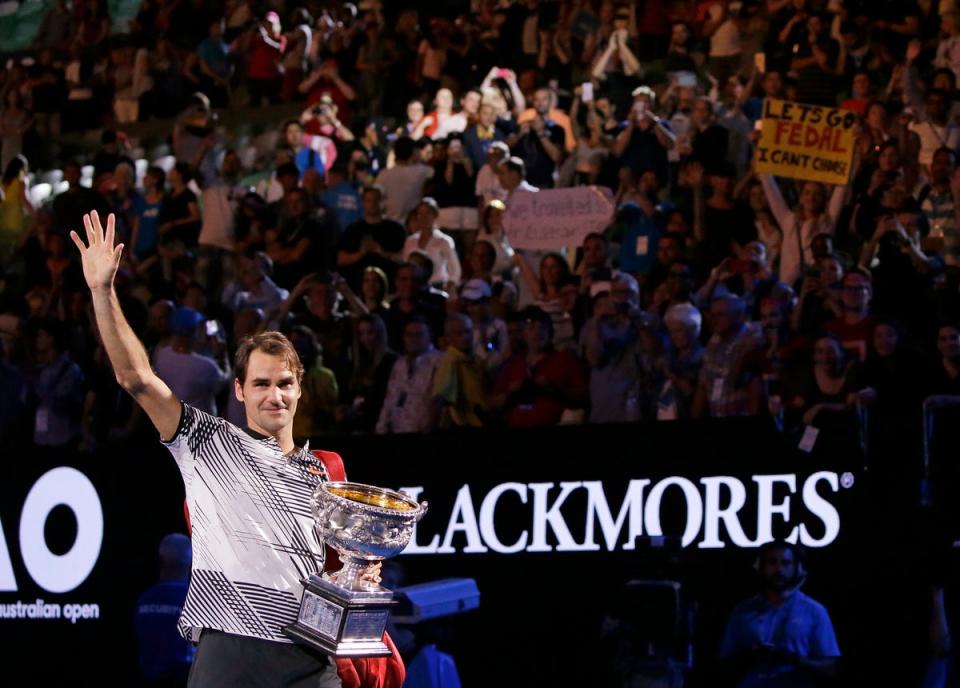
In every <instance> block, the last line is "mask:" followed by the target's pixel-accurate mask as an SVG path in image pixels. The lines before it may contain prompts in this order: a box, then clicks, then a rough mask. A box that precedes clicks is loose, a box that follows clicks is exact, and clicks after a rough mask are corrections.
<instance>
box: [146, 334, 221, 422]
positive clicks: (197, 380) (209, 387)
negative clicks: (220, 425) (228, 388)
mask: <svg viewBox="0 0 960 688" xmlns="http://www.w3.org/2000/svg"><path fill="white" fill-rule="evenodd" d="M153 368H154V370H156V371H157V375H159V376H160V379H161V380H163V381H164V382H166V383H167V386H168V387H170V389H171V391H172V392H173V394H174V396H175V397H177V399H180V400H181V401H183V402H185V403H187V404H189V405H190V406H193V407H195V408H198V409H200V410H201V411H205V412H206V413H209V414H211V415H214V416H215V415H217V402H216V396H217V394H219V393H220V391H221V390H222V389H223V388H224V386H225V385H226V384H227V383H228V382H229V381H230V375H229V371H223V370H220V368H219V367H218V366H217V364H216V363H214V361H213V359H211V358H207V357H206V356H201V355H200V354H197V353H187V354H185V353H180V352H179V351H174V350H173V348H172V347H170V346H161V347H159V348H158V349H157V350H156V351H155V352H154V353H153Z"/></svg>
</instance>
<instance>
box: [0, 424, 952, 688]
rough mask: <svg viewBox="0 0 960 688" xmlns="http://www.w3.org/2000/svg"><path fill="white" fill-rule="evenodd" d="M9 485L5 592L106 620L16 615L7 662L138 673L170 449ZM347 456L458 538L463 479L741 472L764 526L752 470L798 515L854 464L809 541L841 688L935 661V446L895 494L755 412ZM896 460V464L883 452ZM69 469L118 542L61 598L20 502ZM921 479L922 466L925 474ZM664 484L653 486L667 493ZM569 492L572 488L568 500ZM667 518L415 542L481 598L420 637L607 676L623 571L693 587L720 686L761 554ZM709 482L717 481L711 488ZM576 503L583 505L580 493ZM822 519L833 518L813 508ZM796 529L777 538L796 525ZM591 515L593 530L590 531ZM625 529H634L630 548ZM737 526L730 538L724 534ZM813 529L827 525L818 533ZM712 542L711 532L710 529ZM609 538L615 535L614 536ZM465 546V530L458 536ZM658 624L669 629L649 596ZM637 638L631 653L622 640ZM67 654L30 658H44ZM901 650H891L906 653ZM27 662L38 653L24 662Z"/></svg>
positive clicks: (86, 679)
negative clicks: (27, 542) (452, 547)
mask: <svg viewBox="0 0 960 688" xmlns="http://www.w3.org/2000/svg"><path fill="white" fill-rule="evenodd" d="M7 446H8V449H9V451H10V452H11V454H10V455H11V456H19V457H20V459H21V460H17V461H5V462H3V466H2V469H0V470H2V473H0V477H2V481H0V521H2V524H3V533H4V536H5V538H6V542H7V545H8V548H9V551H10V556H11V559H12V562H13V566H14V572H15V575H16V577H17V582H18V585H19V590H18V591H17V592H5V593H0V603H5V602H11V601H16V600H18V599H19V600H23V601H24V602H28V601H32V600H33V599H35V598H36V597H42V598H43V599H44V600H45V601H47V602H59V603H62V604H66V603H74V602H79V603H83V602H96V603H98V604H99V605H100V610H101V618H100V619H99V620H98V621H90V620H86V621H84V620H80V621H78V622H77V623H76V624H75V625H71V624H70V622H69V621H66V620H64V619H61V620H59V621H29V620H25V619H24V620H9V619H6V620H0V642H2V647H3V648H4V655H5V656H6V657H8V658H10V662H8V664H7V667H8V668H14V671H20V670H21V669H22V670H24V672H25V673H24V675H25V677H30V678H31V679H34V680H37V679H48V678H67V677H69V678H70V679H71V680H72V681H74V682H76V681H79V682H80V684H81V685H83V684H86V683H91V684H92V683H101V682H103V681H105V680H110V681H111V682H115V681H118V682H119V683H120V684H129V683H131V682H132V681H133V680H134V677H135V671H136V652H135V639H134V638H133V636H132V625H131V621H132V614H133V606H134V602H135V600H136V596H137V594H138V593H139V592H140V591H142V590H143V589H144V588H146V587H147V586H149V585H150V584H151V583H152V581H153V579H154V576H155V574H156V545H157V543H158V542H159V540H160V538H161V537H162V536H163V535H164V534H166V533H168V532H173V531H183V530H184V520H183V514H182V500H183V487H182V483H181V482H180V478H179V474H178V472H177V469H176V467H175V465H174V463H173V461H172V460H171V458H170V456H169V454H168V453H167V452H166V450H165V449H164V448H163V447H162V446H161V445H160V444H159V443H157V442H154V441H150V440H149V439H147V438H144V439H143V440H141V441H139V442H137V443H135V444H133V445H131V446H129V447H127V448H126V449H123V450H116V451H112V452H104V453H102V454H100V455H97V456H89V455H79V456H74V457H62V460H57V459H58V457H43V456H39V457H38V456H31V455H30V454H29V453H26V454H20V453H19V451H18V450H17V449H16V448H15V447H12V446H10V445H7ZM313 446H315V447H317V448H320V447H322V448H324V449H331V450H335V451H338V452H341V454H342V455H343V456H344V458H345V462H346V466H347V473H348V476H349V478H350V479H352V480H355V481H359V482H367V483H371V484H376V485H382V486H385V487H400V486H414V485H422V486H424V488H425V490H424V492H423V493H422V494H421V495H420V499H426V500H428V501H429V502H430V511H429V512H428V514H427V516H426V517H425V519H424V521H423V522H422V523H421V526H420V534H419V535H418V541H419V542H420V543H421V544H424V543H426V542H428V541H429V540H430V538H431V537H432V536H433V535H434V534H435V533H440V536H441V540H442V537H443V533H444V532H445V530H446V527H447V521H448V519H449V517H450V512H451V507H452V505H453V501H454V499H455V497H456V491H457V490H458V489H459V488H460V487H461V486H462V485H464V484H469V485H470V487H471V492H472V494H473V496H474V505H475V508H476V510H477V511H478V512H479V508H480V502H481V501H482V498H483V496H484V495H485V494H486V492H487V491H488V490H489V489H490V488H491V487H493V486H495V485H497V484H500V483H503V482H508V481H516V482H521V483H530V482H555V483H557V484H559V483H560V482H562V481H586V480H601V481H603V484H604V489H605V492H606V494H607V500H608V503H609V505H610V509H611V512H612V513H613V515H614V517H615V516H616V513H617V511H618V510H619V506H620V503H621V501H622V498H623V494H624V492H625V490H626V487H627V483H628V481H629V480H631V479H637V478H650V479H651V480H652V481H653V482H656V480H658V479H660V478H663V477H666V476H671V475H675V476H684V477H687V478H688V479H690V480H692V481H693V482H694V483H696V482H697V480H698V479H699V478H700V477H703V476H715V475H730V476H735V477H738V478H739V479H740V480H742V481H743V482H744V484H745V485H746V487H747V494H748V502H747V505H746V506H745V507H744V509H743V511H742V512H741V517H740V520H741V523H742V524H743V525H744V530H745V533H746V535H747V536H748V537H753V535H754V533H753V532H752V531H753V529H754V525H753V524H754V523H755V511H754V510H755V504H754V501H753V500H755V499H756V496H755V495H756V492H755V489H752V488H754V484H753V483H752V482H751V476H752V475H754V474H758V473H761V474H772V473H796V474H797V493H796V494H795V496H794V497H793V498H792V503H791V507H792V517H793V520H794V521H795V522H799V521H800V520H803V518H802V509H803V503H802V499H801V496H800V494H799V492H800V490H801V489H802V485H803V480H804V478H805V477H806V476H807V475H809V474H811V473H813V472H816V471H820V470H831V471H836V472H838V473H842V472H844V471H850V472H851V473H852V474H853V477H854V480H855V482H854V484H853V486H852V487H850V488H849V489H844V488H841V489H840V490H839V491H838V492H837V493H836V494H830V492H829V489H828V488H827V486H826V484H825V483H821V485H820V494H821V495H823V496H825V497H828V498H829V501H830V502H831V503H832V504H834V506H835V507H836V508H837V509H838V511H839V514H840V520H841V528H840V533H839V536H838V538H837V540H836V541H835V542H834V543H832V544H831V545H829V546H827V547H825V548H821V549H808V551H807V554H808V568H809V570H810V576H809V580H808V583H807V585H806V586H805V587H804V590H805V592H807V594H809V595H811V596H813V597H814V598H815V599H817V600H819V601H820V602H822V603H823V604H824V605H826V607H827V609H828V610H829V611H830V614H831V616H832V618H833V622H834V626H835V628H836V632H837V636H838V639H839V642H840V647H841V650H842V651H843V653H844V665H843V671H844V676H843V680H842V681H841V682H840V683H841V684H843V685H857V684H861V683H871V682H873V680H875V679H876V680H882V681H883V682H884V683H885V684H887V685H893V684H891V683H889V681H890V680H891V679H892V677H895V676H896V672H897V671H903V672H904V682H903V683H896V682H894V684H897V685H908V681H907V679H906V677H907V676H908V675H911V672H913V673H912V675H916V673H915V672H916V671H917V670H918V668H919V667H920V666H921V665H922V661H923V658H922V652H923V649H924V648H923V640H924V638H925V636H926V631H925V628H926V627H925V623H926V614H927V609H926V600H927V599H928V593H927V590H928V584H929V583H930V582H931V580H933V579H935V578H937V577H938V576H940V575H941V574H942V572H943V571H944V570H945V567H946V566H948V565H949V562H948V561H946V560H944V559H942V558H936V557H933V556H932V554H934V553H935V552H936V547H935V546H934V545H935V543H934V540H935V535H936V533H938V532H939V530H938V528H935V527H933V526H932V525H931V523H935V519H933V516H932V515H931V514H930V513H929V512H926V511H922V510H920V509H919V508H918V507H917V506H916V505H917V500H916V499H914V498H911V495H912V494H913V493H915V492H917V490H913V489H911V488H910V487H907V486H905V483H908V482H910V481H908V480H907V476H913V475H914V474H915V473H916V472H917V471H916V465H917V464H918V463H919V457H888V461H887V463H889V461H892V460H894V458H896V460H898V461H899V462H900V467H901V468H902V469H903V475H904V481H902V482H901V483H900V484H899V488H898V489H897V490H896V491H895V492H894V494H896V495H897V496H896V498H895V499H894V498H887V497H886V494H887V490H886V488H885V487H883V485H885V484H887V483H890V482H894V483H896V481H891V480H889V479H888V480H883V481H881V480H879V479H877V477H876V476H877V474H878V470H877V469H876V468H872V469H871V470H865V469H864V462H863V459H862V458H861V457H860V455H859V454H858V453H857V451H856V450H855V448H853V447H845V446H843V445H842V443H841V444H834V445H824V446H820V447H817V448H815V450H814V452H813V453H811V454H804V453H800V452H798V451H796V450H795V449H794V448H793V446H794V445H793V444H792V442H791V443H788V442H787V441H785V439H784V438H783V437H782V436H781V435H779V434H778V433H777V432H776V431H775V430H773V429H772V428H771V427H770V426H769V425H767V424H765V423H763V422H760V421H754V420H752V419H744V420H743V421H736V420H725V421H721V422H709V421H706V422H698V423H651V424H642V425H622V426H603V427H600V426H572V427H564V428H553V429H547V430H543V431H529V432H518V431H510V432H507V431H501V432H496V431H482V432H476V433H463V432H461V433H458V434H455V435H453V434H435V435H430V436H417V435H406V436H391V437H359V436H358V437H352V436H351V437H326V438H321V439H319V440H318V441H316V442H314V443H313ZM880 463H882V462H880ZM55 465H73V466H75V467H77V468H78V469H80V470H81V471H83V472H84V473H85V474H86V475H87V476H88V477H90V479H91V480H92V481H93V482H94V484H95V485H96V486H97V489H98V492H99V493H100V498H101V500H102V503H103V508H104V521H105V526H104V528H105V530H104V542H103V548H102V552H101V555H100V560H99V562H98V564H97V566H96V567H95V569H94V571H93V572H92V574H91V575H90V577H89V578H88V579H87V580H86V582H84V583H83V584H82V585H81V586H80V587H78V588H77V589H75V590H73V591H71V592H68V593H64V594H62V595H53V594H49V593H45V592H44V591H42V590H40V589H39V588H37V587H36V586H35V584H34V583H33V582H32V580H31V579H30V577H29V575H28V574H27V572H26V570H25V569H24V566H23V561H22V558H21V556H20V549H19V543H18V523H19V513H20V509H21V507H22V505H23V500H24V498H25V497H26V494H27V492H28V491H29V489H30V486H31V485H32V484H33V483H34V482H35V481H36V480H37V479H38V478H39V477H40V475H42V474H43V473H44V472H45V471H46V470H48V469H49V468H51V467H53V466H55ZM911 480H912V477H911ZM649 489H650V488H647V491H649ZM582 492H583V491H580V492H578V493H574V494H573V495H572V496H571V497H570V498H569V499H568V500H567V503H566V504H565V506H564V508H563V512H564V513H565V514H567V513H569V514H571V516H570V518H569V520H568V521H567V523H568V526H569V527H570V529H571V533H572V534H573V535H574V538H575V539H576V540H578V541H582V539H583V532H582V529H583V520H584V519H583V513H584V508H583V507H584V504H585V499H583V495H582V494H581V493H582ZM558 493H559V489H558V488H554V489H553V490H552V491H551V493H550V496H551V502H552V500H553V499H554V498H555V497H556V495H557V494H558ZM666 494H667V496H666V497H665V500H664V503H663V507H662V514H663V526H664V532H665V534H666V535H667V536H668V537H667V538H666V541H665V543H664V546H662V547H651V546H650V545H649V543H645V542H644V541H641V542H640V543H639V545H638V548H637V550H635V551H627V552H623V551H616V552H607V551H604V550H603V549H602V550H601V551H599V552H574V553H562V552H548V553H517V554H512V555H503V554H497V553H492V552H490V553H485V554H463V553H460V552H458V553H457V554H448V555H413V556H400V557H398V558H397V559H396V560H394V561H395V562H396V563H397V564H399V565H400V566H401V567H402V570H403V573H404V575H405V579H406V582H407V583H417V582H423V581H428V580H435V579H440V578H445V577H472V578H475V579H476V580H477V584H478V586H479V589H480V593H481V603H480V608H479V609H478V610H476V611H473V612H469V613H466V614H463V615H459V616H456V617H450V618H448V619H446V620H442V621H436V622H430V623H429V624H428V625H427V626H426V627H425V628H423V629H422V630H421V636H420V637H421V639H423V640H436V641H437V642H438V643H439V645H440V647H441V648H442V649H444V650H446V651H448V652H450V653H452V654H453V655H454V657H455V658H456V661H457V665H458V668H459V671H460V676H461V678H462V680H463V682H464V684H465V685H468V686H469V685H484V684H489V683H491V682H494V681H496V682H498V683H501V684H504V685H521V684H527V685H548V684H549V685H573V684H580V685H604V684H606V683H608V682H609V681H612V680H614V678H615V675H614V674H613V673H612V672H613V671H614V667H615V666H616V663H617V659H618V656H619V655H618V652H620V653H621V654H622V646H621V644H620V641H621V639H618V638H617V636H616V635H615V634H614V635H613V636H608V637H606V638H604V637H603V636H602V634H601V626H602V624H603V619H604V616H605V615H607V616H614V617H616V616H622V617H630V616H631V613H632V612H631V609H633V610H634V612H633V613H636V612H635V609H636V608H635V607H632V606H631V605H630V603H629V602H628V601H627V600H626V598H625V597H624V593H623V586H624V583H625V582H626V581H628V580H630V579H634V578H646V579H671V580H677V581H679V582H680V583H681V584H682V585H683V594H684V598H685V599H686V600H687V601H688V603H689V604H690V607H691V609H692V614H691V615H692V618H693V626H692V634H693V648H694V650H693V670H692V673H691V677H690V678H691V685H717V682H716V675H715V653H716V649H717V646H718V644H719V640H720V636H721V634H722V630H723V625H724V623H725V619H726V615H727V613H728V612H729V610H730V608H731V607H732V605H733V604H734V603H735V602H736V601H737V600H739V599H742V598H744V597H746V596H749V595H750V594H753V592H755V589H756V587H755V586H756V580H755V578H754V574H753V571H752V569H751V564H752V561H753V553H752V552H751V551H749V550H744V549H739V548H736V547H732V546H727V547H725V548H723V549H699V548H697V547H696V544H695V543H694V544H693V545H691V546H690V547H688V548H686V549H682V550H681V549H680V548H679V546H678V543H677V541H676V539H675V538H671V537H669V536H670V535H679V534H680V533H681V532H682V527H683V520H682V519H683V515H682V513H681V509H682V508H683V499H682V498H681V497H680V496H679V490H676V489H672V490H668V492H667V493H666ZM701 495H702V490H701ZM578 499H579V500H580V501H579V502H578ZM530 510H531V505H530V500H529V499H528V503H527V504H526V505H525V506H524V505H521V504H520V503H519V500H518V499H516V496H515V495H507V496H506V497H505V498H504V499H502V500H501V502H500V505H499V508H498V511H497V518H498V521H497V532H498V534H499V535H500V538H501V540H502V541H503V542H505V543H510V542H513V541H514V540H515V536H516V534H518V533H519V531H520V530H521V529H523V528H527V529H529V528H530V527H531V515H530V513H531V511H530ZM814 522H816V521H815V519H814ZM791 527H792V526H791V525H789V524H788V525H786V526H784V528H783V530H782V532H780V533H778V534H779V535H785V534H786V533H787V532H789V529H790V528H791ZM578 529H579V530H578ZM75 530H76V524H75V521H74V520H73V517H72V515H71V513H70V512H69V510H67V509H65V508H63V507H60V508H58V509H55V510H54V511H53V512H52V513H51V516H50V517H49V518H48V523H47V529H46V533H47V541H48V545H49V546H50V548H51V550H53V551H54V552H65V551H67V550H68V549H69V547H70V545H71V544H72V541H73V536H74V534H75ZM626 532H627V527H626V525H624V528H623V530H622V531H621V540H620V541H621V542H622V541H623V539H624V538H625V537H626ZM724 533H725V531H724V529H723V527H722V526H721V538H724ZM813 534H814V535H819V533H817V532H815V531H814V533H813ZM699 539H701V538H698V541H699ZM597 541H598V542H600V543H601V546H602V547H603V544H602V543H603V539H602V534H601V533H600V531H599V529H598V530H597ZM455 542H456V543H457V545H458V549H461V548H462V546H463V538H462V536H458V538H457V540H456V541H455ZM641 616H643V617H644V618H642V619H640V622H641V626H643V627H645V628H647V629H648V630H649V629H658V628H660V630H662V628H661V626H662V622H661V621H660V619H658V618H656V614H653V613H652V612H651V610H650V609H649V608H645V609H644V611H643V612H642V613H641ZM618 648H620V650H618ZM37 651H39V653H40V654H39V656H40V657H41V658H44V657H45V658H53V657H56V660H55V661H48V660H41V661H39V662H37V661H35V660H31V661H27V660H26V658H27V657H28V656H38V655H37ZM891 652H895V653H897V654H896V656H895V657H896V661H895V662H893V663H892V664H893V666H891V664H890V663H887V662H879V663H878V662H875V661H873V660H874V659H875V658H877V657H888V658H889V657H891V655H890V654H889V653H891ZM18 658H19V659H20V660H21V661H22V662H23V663H22V664H19V665H17V664H16V662H17V660H18Z"/></svg>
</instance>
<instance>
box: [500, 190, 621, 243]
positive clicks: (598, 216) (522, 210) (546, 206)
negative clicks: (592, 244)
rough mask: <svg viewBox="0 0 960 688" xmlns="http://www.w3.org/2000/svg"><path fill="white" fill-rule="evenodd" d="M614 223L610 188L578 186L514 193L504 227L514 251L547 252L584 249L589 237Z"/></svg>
mask: <svg viewBox="0 0 960 688" xmlns="http://www.w3.org/2000/svg"><path fill="white" fill-rule="evenodd" d="M612 221H613V197H612V196H611V195H610V191H609V189H607V188H605V187H596V186H576V187H572V188H569V189H545V190H543V191H537V192H529V193H515V194H513V196H511V197H510V200H509V202H508V203H507V212H506V213H505V214H504V216H503V227H504V229H505V230H506V232H507V237H509V239H510V245H511V246H513V247H514V248H524V249H532V250H538V249H539V250H545V249H559V248H563V247H564V246H580V245H581V244H582V243H583V240H584V239H585V238H586V237H587V235H588V234H590V233H591V232H602V231H603V230H604V229H606V227H607V226H608V225H609V224H610V223H611V222H612Z"/></svg>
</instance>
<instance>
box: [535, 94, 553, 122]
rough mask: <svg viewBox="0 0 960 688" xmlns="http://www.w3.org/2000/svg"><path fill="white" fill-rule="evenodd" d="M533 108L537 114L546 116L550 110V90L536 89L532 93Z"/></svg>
mask: <svg viewBox="0 0 960 688" xmlns="http://www.w3.org/2000/svg"><path fill="white" fill-rule="evenodd" d="M533 109H534V110H536V111H537V113H538V114H540V115H542V116H546V114H547V112H549V111H550V92H549V91H547V90H546V89H542V88H541V89H537V90H536V91H535V92H534V94H533Z"/></svg>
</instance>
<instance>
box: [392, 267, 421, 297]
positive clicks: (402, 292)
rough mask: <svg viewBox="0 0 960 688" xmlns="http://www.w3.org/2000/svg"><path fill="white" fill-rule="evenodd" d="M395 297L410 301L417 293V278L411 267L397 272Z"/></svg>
mask: <svg viewBox="0 0 960 688" xmlns="http://www.w3.org/2000/svg"><path fill="white" fill-rule="evenodd" d="M396 287H397V296H399V297H400V298H401V299H412V298H413V297H414V296H415V295H416V293H417V277H416V274H415V271H414V269H413V268H412V267H405V268H401V269H399V270H397V275H396Z"/></svg>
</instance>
